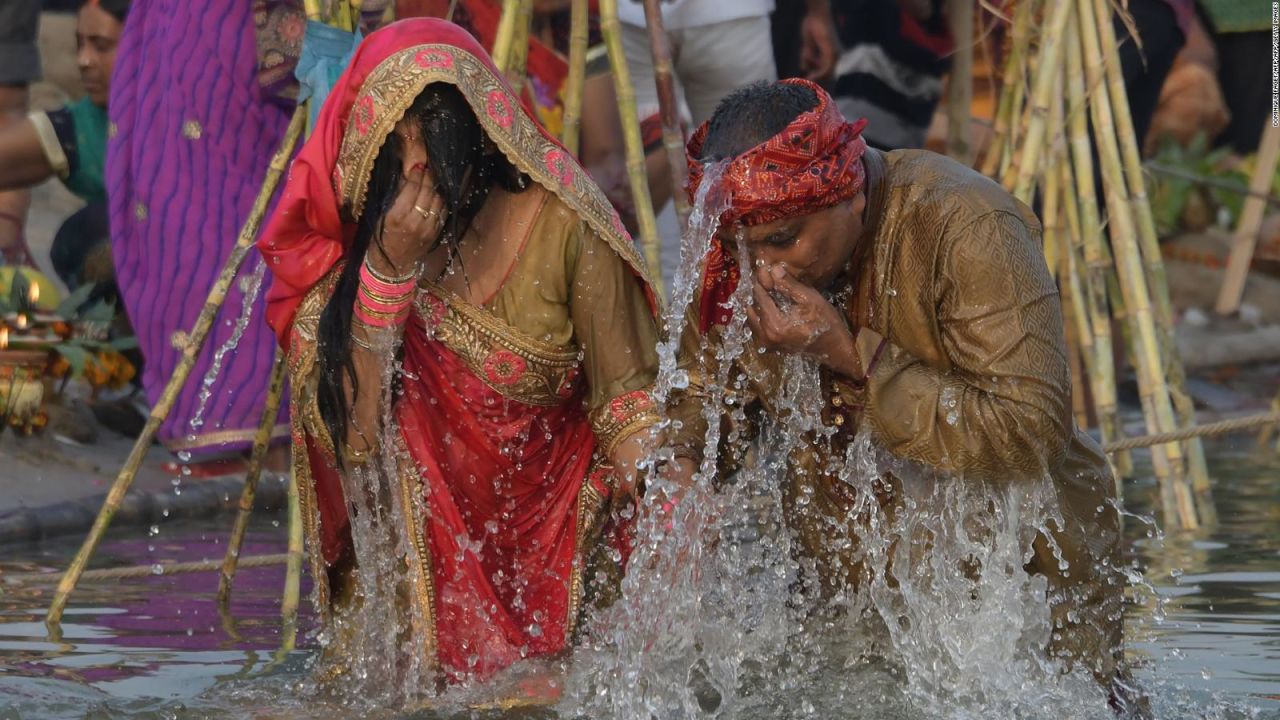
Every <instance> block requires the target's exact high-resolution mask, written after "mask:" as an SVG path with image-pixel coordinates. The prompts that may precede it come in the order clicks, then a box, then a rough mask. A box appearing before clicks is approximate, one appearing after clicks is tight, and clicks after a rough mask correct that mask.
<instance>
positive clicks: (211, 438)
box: [164, 425, 289, 452]
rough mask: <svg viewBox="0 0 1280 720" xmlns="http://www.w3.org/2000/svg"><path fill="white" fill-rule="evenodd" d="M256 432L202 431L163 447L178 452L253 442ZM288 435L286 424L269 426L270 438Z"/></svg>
mask: <svg viewBox="0 0 1280 720" xmlns="http://www.w3.org/2000/svg"><path fill="white" fill-rule="evenodd" d="M257 434H258V431H257V430H256V429H251V430H219V431H217V432H211V433H204V434H203V435H195V436H191V435H185V436H183V437H182V439H181V440H170V441H169V442H166V443H165V444H164V446H165V449H166V450H169V451H171V452H179V451H182V450H190V449H191V448H198V447H205V446H208V445H225V444H227V443H233V442H253V438H254V436H255V435H257ZM288 436H289V426H288V425H276V426H275V427H273V428H271V439H272V440H278V439H280V438H282V437H288Z"/></svg>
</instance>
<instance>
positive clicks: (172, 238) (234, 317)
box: [107, 0, 291, 458]
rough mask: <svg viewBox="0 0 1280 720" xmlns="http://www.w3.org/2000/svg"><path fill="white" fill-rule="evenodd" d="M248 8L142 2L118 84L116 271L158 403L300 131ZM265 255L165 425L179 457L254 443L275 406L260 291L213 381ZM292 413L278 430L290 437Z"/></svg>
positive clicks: (112, 157)
mask: <svg viewBox="0 0 1280 720" xmlns="http://www.w3.org/2000/svg"><path fill="white" fill-rule="evenodd" d="M253 5H254V3H252V2H250V0H207V1H206V0H202V1H201V2H192V1H191V0H135V2H134V4H133V7H132V8H131V10H130V11H129V20H128V23H126V26H125V30H124V36H123V38H122V39H121V42H120V46H119V51H118V56H117V61H116V66H115V74H114V76H113V78H112V83H111V99H110V106H109V107H110V110H109V118H110V121H111V125H110V132H109V135H110V136H111V137H110V140H109V144H108V149H107V187H108V194H109V202H110V210H111V235H112V243H113V249H114V254H115V263H116V272H117V276H118V278H119V283H120V289H121V292H122V293H123V295H124V300H125V305H126V308H127V310H128V312H129V317H130V320H131V321H132V322H133V326H134V328H135V330H136V331H137V335H138V340H139V342H140V344H141V349H142V353H143V355H144V357H145V369H144V372H143V375H142V383H143V387H144V389H145V390H146V393H147V399H148V400H149V401H150V402H151V403H152V404H153V405H154V404H155V403H157V402H158V401H159V399H160V394H161V392H162V391H163V389H164V387H165V384H166V383H167V382H168V380H169V377H170V375H171V374H172V373H173V370H174V367H175V366H176V365H177V363H178V361H179V359H180V358H181V351H180V350H179V349H177V347H176V345H178V344H180V343H181V342H182V338H184V337H185V334H186V333H187V332H189V331H190V330H191V328H192V325H193V324H194V323H195V320H196V317H197V315H199V313H200V309H201V307H202V305H203V304H204V301H205V298H206V297H207V295H208V293H209V290H210V288H211V287H212V286H213V283H214V281H215V279H216V278H217V276H218V274H219V272H220V271H221V269H222V266H223V264H224V263H225V261H226V259H227V257H228V255H229V254H230V253H231V249H232V247H233V245H234V244H235V240H236V237H237V234H238V233H239V231H240V227H241V225H242V224H243V223H244V221H245V218H246V217H247V216H248V214H249V210H250V207H251V206H252V204H253V201H254V198H255V196H256V195H257V193H258V190H259V188H260V187H261V184H262V180H263V178H264V176H265V174H266V170H267V165H268V163H269V162H270V159H271V156H272V154H273V153H274V152H275V150H276V148H277V146H278V145H279V143H280V141H281V139H282V137H283V135H284V131H285V127H286V125H287V124H288V121H289V116H290V112H291V110H290V108H289V103H288V101H284V102H271V101H268V100H266V99H265V98H266V97H267V93H265V92H264V90H263V88H262V85H261V84H260V82H259V76H258V59H259V58H258V49H257V44H256V38H255V31H254V17H253V13H254V7H253ZM260 263H261V259H260V256H259V255H258V252H257V250H253V251H251V254H250V256H249V258H248V260H247V261H246V262H245V264H244V265H243V266H242V268H241V271H240V275H239V276H238V277H237V280H236V282H235V283H233V285H232V287H231V292H230V294H229V295H228V297H227V300H226V303H225V304H224V305H223V309H222V312H221V313H220V314H219V316H218V318H217V321H216V322H215V324H214V326H213V332H212V334H211V335H210V338H209V340H208V342H207V343H206V344H205V346H204V348H203V349H202V351H201V352H200V354H199V356H198V361H197V362H196V365H195V369H194V371H193V372H192V374H191V377H190V379H189V380H188V381H187V383H186V386H185V387H184V388H183V390H182V392H181V393H180V394H179V396H178V400H177V404H176V405H175V406H174V408H173V411H172V412H171V413H170V414H169V417H168V419H167V420H166V421H165V423H164V425H163V427H162V428H161V430H160V440H161V441H162V442H163V443H164V444H165V446H166V447H168V448H169V449H170V450H172V451H175V452H180V451H183V450H186V451H190V452H191V453H192V455H194V456H196V457H197V458H199V457H211V456H213V455H217V454H223V453H229V452H234V451H241V450H244V449H245V448H247V447H249V446H250V445H251V443H252V437H253V433H254V430H255V428H256V427H257V425H258V422H259V420H260V417H261V413H262V407H263V404H264V402H265V398H266V390H267V385H268V381H269V376H270V371H271V362H272V357H273V353H274V351H275V344H276V343H275V337H274V336H273V335H272V333H271V331H270V329H269V328H268V327H267V325H266V323H265V322H264V321H263V316H262V307H263V302H262V294H263V293H259V294H258V296H257V297H256V298H255V299H254V300H253V302H252V305H251V307H249V308H248V312H250V313H251V315H250V316H249V318H248V322H247V323H246V324H244V325H243V333H242V336H241V337H240V339H239V341H238V342H237V343H235V346H234V349H231V350H230V351H229V352H226V353H225V356H224V357H223V359H222V363H221V365H222V367H221V371H220V372H219V373H218V374H217V376H216V379H214V381H213V382H212V383H211V384H210V385H208V387H207V389H208V391H209V393H210V394H209V396H208V398H207V402H205V408H204V411H203V412H202V413H201V418H202V420H203V421H202V422H199V423H198V427H193V422H192V420H193V417H194V416H195V414H196V412H197V408H198V407H199V406H200V404H201V397H200V396H201V392H202V390H203V389H205V387H204V383H203V381H204V379H205V377H206V375H207V373H208V372H209V369H210V367H211V365H212V364H213V362H214V356H215V353H216V352H217V351H218V350H219V348H223V347H224V346H225V345H229V343H228V341H229V339H231V338H232V336H233V334H234V333H235V332H236V331H237V324H239V321H240V318H241V315H242V314H243V313H244V312H245V311H246V308H245V302H246V299H245V297H246V296H245V288H246V287H247V285H248V284H249V283H250V282H251V281H252V278H253V275H254V269H255V268H257V267H258V266H259V265H260ZM286 423H287V420H286V418H285V415H284V413H283V412H282V413H281V417H280V419H279V423H278V426H277V428H278V430H277V431H278V433H279V435H281V436H283V435H285V434H286V432H287V424H286Z"/></svg>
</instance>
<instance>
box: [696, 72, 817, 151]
mask: <svg viewBox="0 0 1280 720" xmlns="http://www.w3.org/2000/svg"><path fill="white" fill-rule="evenodd" d="M817 106H818V95H817V94H816V93H814V91H813V89H812V88H807V87H805V86H803V85H791V84H786V83H780V82H756V83H752V84H750V85H747V86H745V87H741V88H738V89H737V90H734V91H733V92H732V93H729V96H728V97H726V98H725V99H723V100H721V101H720V104H719V105H717V106H716V111H715V112H714V113H712V114H711V123H710V125H709V126H708V127H707V138H706V140H705V141H704V142H703V144H702V157H701V158H698V159H699V160H703V161H712V160H725V159H733V158H735V157H737V156H739V155H741V154H742V153H744V152H746V151H748V150H750V149H751V148H753V147H755V146H756V145H759V144H760V143H762V142H764V141H765V140H768V139H769V138H771V137H773V136H774V135H777V134H778V133H780V132H782V131H783V130H784V129H785V128H786V127H787V125H790V124H791V121H792V120H795V119H796V118H797V117H799V116H800V115H801V114H802V113H805V112H808V111H810V110H812V109H814V108H815V107H817Z"/></svg>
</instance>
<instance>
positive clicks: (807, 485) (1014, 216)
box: [673, 150, 1123, 679]
mask: <svg viewBox="0 0 1280 720" xmlns="http://www.w3.org/2000/svg"><path fill="white" fill-rule="evenodd" d="M864 162H866V168H867V176H868V185H867V188H868V189H867V192H868V197H867V211H866V229H865V231H864V234H863V238H864V239H863V242H862V244H861V245H860V247H859V249H858V250H857V251H855V262H856V263H858V266H857V267H856V271H855V272H854V274H853V276H854V278H855V281H854V283H853V292H852V293H851V294H850V295H849V299H848V301H847V302H846V303H845V306H844V310H845V312H846V313H847V317H848V319H849V322H850V324H851V326H852V327H855V328H858V327H861V328H864V329H863V330H862V332H861V333H860V335H859V338H858V343H857V344H858V347H859V352H860V355H861V357H862V361H863V367H864V368H866V367H868V366H870V368H871V371H870V374H869V375H868V376H867V378H866V382H865V384H862V383H855V382H849V381H848V379H847V378H839V377H834V376H833V374H831V373H829V372H826V371H825V369H824V372H823V376H822V381H823V392H824V396H825V397H826V399H827V406H826V407H825V408H824V415H825V417H826V418H827V419H828V421H829V422H830V423H831V424H835V425H838V426H839V428H840V433H839V435H838V437H837V439H838V440H839V439H840V438H844V442H846V443H847V442H848V440H849V439H850V438H852V436H853V434H854V433H855V432H856V431H857V430H859V429H863V428H865V429H868V430H869V431H870V432H871V434H872V437H873V438H874V440H875V441H876V442H877V443H878V444H879V445H880V446H882V447H883V448H885V449H887V450H888V451H889V452H891V453H892V454H894V455H896V456H898V457H900V458H903V459H906V460H910V461H915V462H918V463H921V464H923V465H925V466H928V467H929V468H932V469H935V470H939V471H943V472H945V473H948V474H949V475H950V476H952V477H956V478H960V480H958V481H961V482H967V483H988V482H990V483H1002V484H1007V483H1016V482H1036V481H1041V480H1043V478H1045V477H1046V476H1047V477H1049V478H1051V479H1052V482H1053V485H1054V488H1055V490H1056V494H1057V498H1058V503H1059V507H1058V508H1057V509H1058V511H1059V512H1060V513H1061V515H1062V519H1063V524H1064V527H1062V528H1057V529H1056V531H1055V532H1054V533H1053V540H1054V541H1055V542H1056V543H1057V545H1058V546H1059V547H1060V548H1061V549H1062V554H1063V557H1064V559H1066V560H1067V562H1068V563H1069V568H1068V570H1067V572H1062V571H1060V570H1059V569H1058V565H1059V562H1058V559H1057V558H1056V557H1055V556H1054V555H1053V554H1052V553H1051V551H1050V544H1049V542H1048V541H1047V539H1046V538H1044V537H1043V536H1041V537H1037V539H1036V541H1035V544H1034V558H1033V560H1032V561H1031V563H1030V565H1029V568H1030V569H1031V570H1032V571H1033V572H1036V573H1040V574H1043V575H1045V576H1047V577H1048V579H1049V582H1050V596H1051V597H1050V602H1051V605H1052V615H1053V619H1054V622H1055V626H1056V628H1055V640H1054V641H1053V646H1052V647H1051V651H1052V652H1054V653H1055V654H1057V655H1059V656H1062V657H1066V658H1069V659H1076V660H1079V661H1081V662H1084V663H1085V664H1087V666H1088V667H1089V668H1090V670H1092V671H1093V672H1094V673H1095V674H1096V675H1097V676H1098V677H1099V679H1109V678H1111V677H1113V676H1114V674H1115V672H1116V669H1117V660H1118V655H1119V653H1120V647H1121V643H1120V638H1121V617H1120V616H1121V593H1122V589H1123V585H1122V582H1121V581H1120V579H1119V578H1118V577H1115V571H1114V568H1115V565H1116V561H1117V547H1118V542H1119V536H1120V530H1119V527H1120V523H1119V515H1118V512H1117V510H1116V508H1115V507H1114V506H1113V505H1112V503H1111V502H1110V501H1111V500H1112V499H1113V498H1114V488H1115V485H1114V481H1113V479H1112V476H1111V472H1110V469H1109V467H1108V464H1107V461H1106V458H1105V456H1104V455H1103V454H1102V452H1101V450H1100V448H1099V447H1098V445H1097V444H1096V443H1095V442H1093V440H1091V439H1090V438H1089V437H1088V436H1086V435H1085V434H1083V433H1082V432H1080V431H1079V430H1077V429H1076V427H1075V425H1074V422H1073V419H1072V415H1071V374H1070V369H1069V366H1068V360H1067V349H1066V341H1065V339H1064V335H1063V321H1062V314H1061V305H1060V299H1059V296H1058V290H1057V287H1056V285H1055V284H1054V281H1053V279H1052V278H1051V277H1050V275H1049V272H1048V269H1047V267H1046V265H1045V260H1044V254H1043V250H1042V245H1041V236H1040V225H1039V223H1038V222H1037V220H1036V218H1035V217H1034V215H1033V214H1032V212H1031V211H1030V209H1028V208H1027V207H1026V206H1025V205H1024V204H1022V203H1021V202H1019V201H1017V200H1016V199H1014V198H1013V197H1011V196H1010V195H1009V194H1008V193H1007V192H1005V191H1004V190H1003V189H1002V188H1000V187H999V186H998V185H997V184H995V183H994V182H992V181H991V180H989V179H987V178H986V177H984V176H982V175H979V174H978V173H976V172H974V171H973V170H971V169H969V168H967V167H964V166H962V165H960V164H958V163H956V162H953V161H952V160H950V159H947V158H945V157H943V156H940V155H937V154H934V153H930V152H926V151H916V150H904V151H895V152H891V153H888V154H882V153H879V152H876V151H874V150H868V151H867V154H866V155H865V156H864ZM692 327H697V324H696V323H691V328H692ZM868 330H869V331H871V332H868ZM881 338H883V340H884V344H883V347H880V340H881ZM706 339H707V341H708V342H707V345H714V343H715V342H716V339H717V338H716V331H715V330H713V331H712V332H711V337H708V338H706ZM683 340H684V341H683V343H682V353H683V356H682V363H683V364H684V365H685V366H686V367H688V368H689V369H690V371H691V373H690V374H691V377H692V378H693V384H692V385H691V387H690V390H689V392H688V393H686V394H684V395H683V396H681V397H680V398H679V399H678V400H677V404H676V406H675V408H674V411H673V414H674V416H675V417H676V418H677V419H679V420H680V421H682V423H683V425H682V429H681V431H680V433H679V437H678V438H677V439H676V444H677V446H678V452H680V453H685V454H687V455H690V456H692V457H695V458H696V457H699V456H700V455H701V439H702V437H704V433H705V428H706V424H705V421H703V420H702V412H701V407H702V403H703V402H704V401H705V399H706V397H707V395H706V393H705V392H703V390H704V388H703V387H701V386H700V383H702V382H703V380H702V378H704V377H714V370H713V369H712V368H711V367H710V365H709V363H711V362H713V357H714V355H713V353H710V352H708V351H707V349H706V347H705V346H704V344H703V343H702V341H701V340H702V339H701V338H699V337H698V336H697V334H696V332H695V331H693V330H692V329H687V330H686V333H685V337H684V338H683ZM877 348H880V352H878V353H877V352H876V350H877ZM743 358H744V359H742V360H740V361H739V367H738V369H739V370H740V371H741V372H744V373H745V374H746V376H747V378H748V380H749V382H748V384H747V387H748V394H749V396H750V397H745V398H736V399H735V402H741V403H743V405H744V406H746V407H748V408H749V414H757V417H758V413H761V412H763V413H771V412H773V411H774V407H773V405H774V401H775V400H776V398H777V397H778V392H779V386H778V382H779V378H780V373H779V369H780V365H781V362H780V361H781V357H780V356H779V355H777V354H776V353H769V354H764V355H760V354H757V352H756V350H755V348H754V347H753V346H749V347H748V349H747V351H746V352H744V353H743ZM873 358H874V359H873ZM724 415H725V416H727V415H728V413H725V414H724ZM749 424H755V423H749ZM726 435H727V433H726ZM726 450H728V449H727V448H726ZM731 454H732V453H731V452H729V453H727V455H731ZM806 454H808V451H803V450H802V451H800V452H799V453H798V456H793V462H792V464H791V466H790V474H789V478H788V481H787V486H788V491H787V493H786V495H787V497H789V498H790V499H791V500H792V501H793V500H794V499H795V498H797V497H799V496H800V495H801V494H802V493H803V494H804V495H806V496H807V497H808V498H809V500H808V502H805V503H795V502H789V503H788V524H789V526H790V528H791V530H792V532H793V533H794V534H795V536H796V539H797V541H798V544H799V546H800V547H801V549H802V551H803V552H805V553H807V554H808V555H809V556H811V557H812V558H813V559H814V560H815V562H816V565H817V567H818V572H819V574H821V575H822V576H823V577H822V582H823V583H824V584H826V585H828V586H830V585H832V584H838V583H841V582H849V581H855V582H856V577H857V575H858V572H857V571H856V568H850V567H849V563H850V562H851V561H848V560H847V558H842V557H841V556H840V553H838V552H834V551H832V550H831V549H830V548H829V546H828V542H827V539H828V538H829V537H830V530H831V527H832V523H833V522H835V523H843V524H846V525H847V524H849V523H856V522H857V519H856V518H855V517H853V497H852V495H851V494H850V492H849V491H848V490H847V489H846V488H847V486H845V484H844V483H843V482H841V481H840V479H839V478H834V477H830V476H826V475H824V474H823V472H822V471H821V470H820V469H818V468H821V467H823V466H825V465H826V463H825V462H822V460H823V459H822V458H819V457H808V458H806V457H804V456H805V455H806ZM722 457H726V454H722ZM731 462H732V460H730V463H731ZM722 470H723V468H722ZM881 501H882V503H883V504H886V505H892V504H893V500H892V493H890V494H888V495H886V496H885V497H882V498H881ZM854 534H855V536H856V531H855V532H854ZM851 570H852V571H853V572H851ZM1069 611H1074V612H1072V613H1071V614H1070V618H1072V619H1074V622H1073V621H1072V620H1069V619H1068V612H1069ZM993 630H996V628H993Z"/></svg>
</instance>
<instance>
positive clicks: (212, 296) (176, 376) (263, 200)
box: [45, 106, 307, 628]
mask: <svg viewBox="0 0 1280 720" xmlns="http://www.w3.org/2000/svg"><path fill="white" fill-rule="evenodd" d="M306 119H307V112H306V108H305V107H301V106H300V107H299V108H298V109H297V110H295V111H294V113H293V118H292V119H291V120H290V121H289V127H288V129H287V130H286V131H285V135H284V140H283V141H282V142H281V143H280V148H279V149H278V150H276V154H275V156H274V157H272V158H271V165H270V167H269V168H268V170H267V174H266V177H265V178H264V179H263V182H262V189H261V190H259V191H258V197H257V199H256V200H254V203H253V208H252V210H250V212H249V217H248V218H247V219H246V220H245V222H244V226H243V227H241V229H240V237H239V238H237V239H236V244H235V247H234V249H233V250H232V251H231V255H230V257H228V258H227V262H226V264H225V265H224V266H223V268H222V273H221V274H220V275H219V276H218V280H217V282H215V283H214V285H213V288H212V289H210V290H209V296H208V298H207V299H206V300H205V304H204V308H203V309H201V311H200V315H199V317H198V318H197V319H196V322H195V326H194V327H193V328H192V330H191V335H190V338H189V339H188V341H187V344H186V346H185V347H183V349H182V360H181V361H179V363H178V366H177V367H176V368H174V371H173V375H172V376H170V378H169V383H168V384H167V385H166V386H165V388H164V392H163V393H161V395H160V400H159V402H157V403H156V405H155V407H153V408H152V409H151V416H150V417H148V418H147V424H146V425H145V426H144V427H143V429H142V433H141V434H140V435H138V440H137V441H136V442H135V443H134V444H133V450H132V451H131V452H130V453H129V457H128V459H127V460H126V461H125V464H124V467H122V468H121V469H120V473H119V475H117V476H116V480H115V482H114V483H112V485H111V490H110V491H109V492H108V493H107V499H106V501H104V502H103V504H102V509H101V510H99V511H98V517H97V518H96V519H95V520H94V521H93V527H92V528H91V529H90V530H89V535H88V537H86V538H85V540H84V544H83V545H82V546H81V547H80V550H79V552H77V553H76V556H75V558H73V559H72V561H71V564H70V565H69V566H68V567H67V571H66V573H65V574H63V576H62V580H61V581H59V583H58V588H57V590H56V592H55V593H54V597H53V602H52V603H51V604H50V605H49V612H48V614H47V615H46V616H45V623H46V625H49V626H51V628H52V626H56V625H58V624H59V623H61V621H62V613H63V611H64V610H65V609H66V606H67V599H68V598H69V597H70V595H71V592H72V591H73V590H75V587H76V583H77V582H78V581H79V579H80V575H81V574H82V573H83V572H84V569H85V565H86V564H88V562H89V557H90V556H91V555H93V551H94V550H95V549H96V548H97V547H98V542H99V541H101V540H102V534H103V533H104V532H106V530H107V526H108V525H110V524H111V518H112V517H114V516H115V514H116V511H117V510H119V509H120V503H122V502H123V501H124V496H125V493H126V492H128V490H129V486H130V485H131V484H132V483H133V478H134V476H135V475H136V474H137V472H138V468H139V467H140V466H141V465H142V460H143V458H145V457H146V455H147V450H148V449H149V448H150V447H151V441H152V440H154V439H155V436H156V432H157V431H158V430H159V429H160V424H161V423H162V422H164V419H165V417H166V416H167V415H168V414H169V412H170V411H171V410H172V409H173V405H174V403H175V402H176V401H177V399H178V392H179V391H180V390H181V389H182V387H183V385H184V384H185V383H186V381H187V377H188V376H189V375H190V374H191V369H192V368H193V367H194V366H195V361H196V357H197V356H198V355H199V353H200V350H201V349H202V348H203V347H204V343H205V341H206V340H207V339H208V337H209V330H210V329H211V328H212V327H213V321H214V318H215V316H216V315H217V314H218V310H219V308H221V307H222V304H223V302H225V301H226V299H227V291H228V290H229V289H230V288H231V283H232V281H233V280H235V277H236V274H237V272H238V271H239V269H240V265H241V264H242V263H243V262H244V259H245V257H247V256H248V254H249V251H250V249H252V247H253V241H254V239H255V238H257V236H258V228H259V226H260V225H261V223H262V218H263V216H264V215H266V212H267V203H269V202H270V201H271V197H272V196H273V195H274V194H275V190H276V186H277V185H278V184H279V183H280V177H281V175H283V173H284V170H285V167H286V166H287V165H288V164H289V159H290V157H292V156H293V148H294V146H296V145H297V143H298V138H299V137H300V136H301V135H302V128H303V126H304V125H305V124H306Z"/></svg>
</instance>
